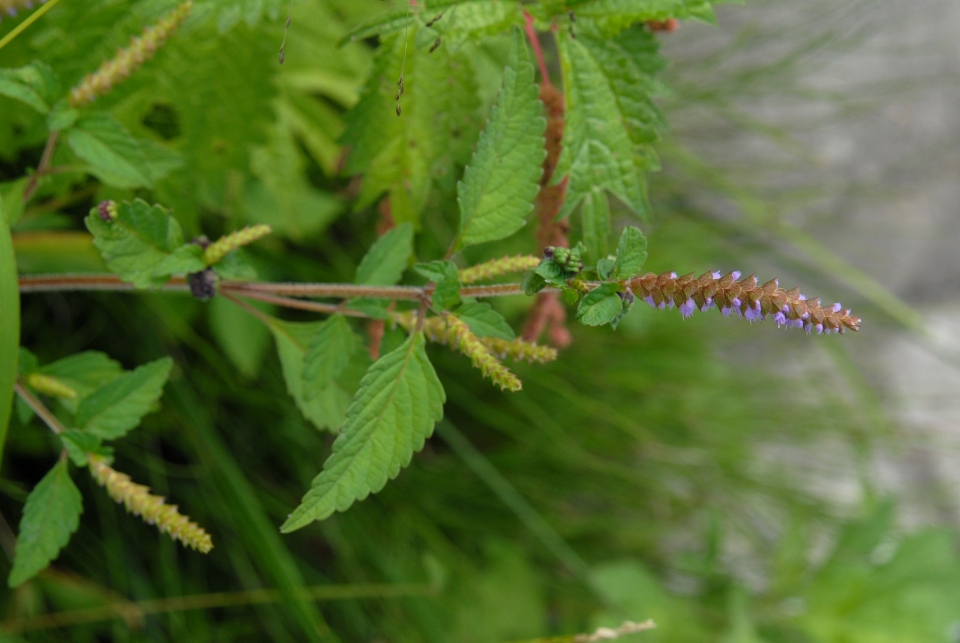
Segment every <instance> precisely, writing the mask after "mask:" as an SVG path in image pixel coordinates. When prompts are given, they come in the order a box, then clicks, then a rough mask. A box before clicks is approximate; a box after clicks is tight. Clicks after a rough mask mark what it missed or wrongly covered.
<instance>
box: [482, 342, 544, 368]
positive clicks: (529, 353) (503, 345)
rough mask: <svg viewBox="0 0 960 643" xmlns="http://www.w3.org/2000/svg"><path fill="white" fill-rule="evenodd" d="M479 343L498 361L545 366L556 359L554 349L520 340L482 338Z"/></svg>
mask: <svg viewBox="0 0 960 643" xmlns="http://www.w3.org/2000/svg"><path fill="white" fill-rule="evenodd" d="M480 341H482V342H483V345H484V346H486V347H487V348H488V349H490V351H491V352H492V353H493V354H494V355H497V356H499V357H500V359H506V358H510V359H512V360H513V361H515V362H530V363H531V364H546V363H547V362H552V361H554V360H555V359H557V349H556V348H553V347H552V346H541V345H540V344H536V343H534V342H527V341H524V340H522V339H520V338H517V339H510V340H507V339H500V338H499V337H484V338H482V339H481V340H480Z"/></svg>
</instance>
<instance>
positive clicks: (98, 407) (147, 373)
mask: <svg viewBox="0 0 960 643" xmlns="http://www.w3.org/2000/svg"><path fill="white" fill-rule="evenodd" d="M172 367H173V360H172V359H170V358H169V357H161V358H160V359H158V360H155V361H153V362H150V363H149V364H144V365H143V366H140V367H138V368H136V369H134V370H132V371H130V372H129V373H126V374H125V375H122V376H121V377H118V378H116V379H115V380H112V381H110V382H108V383H106V384H104V385H103V386H101V387H100V388H98V389H97V390H96V391H94V392H93V393H91V394H90V395H89V396H88V397H86V398H84V399H83V400H81V401H80V403H79V404H78V405H77V414H76V420H77V425H78V426H79V427H80V428H81V429H84V430H85V431H89V432H90V433H93V434H94V435H97V436H100V437H101V438H104V439H106V440H112V439H114V438H119V437H122V436H124V435H126V433H127V432H128V431H130V430H131V429H134V428H136V427H137V425H139V424H140V420H141V419H143V416H144V415H146V414H147V413H150V412H151V411H152V410H153V407H154V405H155V404H156V402H157V400H159V399H160V396H161V395H162V394H163V385H164V384H166V382H167V377H169V375H170V369H171V368H172Z"/></svg>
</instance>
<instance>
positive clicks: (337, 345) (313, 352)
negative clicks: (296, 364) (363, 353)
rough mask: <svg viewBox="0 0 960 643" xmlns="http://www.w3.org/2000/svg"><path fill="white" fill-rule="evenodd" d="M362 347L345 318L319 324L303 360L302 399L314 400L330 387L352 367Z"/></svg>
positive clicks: (340, 317) (331, 318) (336, 317)
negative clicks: (350, 365)
mask: <svg viewBox="0 0 960 643" xmlns="http://www.w3.org/2000/svg"><path fill="white" fill-rule="evenodd" d="M359 345H360V342H359V340H358V339H357V336H356V335H355V334H354V332H353V330H352V329H351V328H350V324H348V323H347V319H346V317H344V316H343V315H331V316H330V318H329V319H327V321H325V322H323V323H321V324H320V328H319V330H318V331H317V332H316V334H315V335H314V336H313V339H312V340H311V341H310V348H309V349H307V352H306V355H304V357H303V397H304V399H306V400H312V399H314V398H315V397H317V395H318V394H320V392H321V391H323V390H324V389H326V388H327V387H329V386H330V385H331V384H333V383H334V381H335V380H336V379H337V378H338V377H340V374H341V373H343V369H345V368H346V367H347V364H349V363H350V358H351V357H352V356H353V352H354V351H355V350H357V347H358V346H359Z"/></svg>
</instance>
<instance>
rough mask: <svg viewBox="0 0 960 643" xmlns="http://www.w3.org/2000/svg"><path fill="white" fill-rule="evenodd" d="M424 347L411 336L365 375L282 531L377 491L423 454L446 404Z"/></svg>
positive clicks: (420, 339) (342, 508) (419, 338)
mask: <svg viewBox="0 0 960 643" xmlns="http://www.w3.org/2000/svg"><path fill="white" fill-rule="evenodd" d="M424 344H425V341H424V339H423V335H422V334H421V333H414V334H413V335H411V336H410V337H409V338H408V339H407V340H406V341H405V342H404V343H403V344H402V345H400V346H399V347H398V348H397V349H396V350H394V351H392V352H390V353H387V354H386V355H384V356H383V357H381V358H380V359H379V360H377V361H376V362H375V363H374V364H373V365H372V366H371V367H370V368H369V370H367V374H366V375H364V377H363V380H362V381H361V382H360V390H358V391H357V394H356V396H354V398H353V402H352V403H351V404H350V408H349V410H348V411H347V419H346V421H345V422H344V425H343V429H341V431H340V435H339V436H338V437H337V439H336V441H335V442H334V443H333V452H332V453H331V454H330V457H329V458H327V461H326V462H324V463H323V471H321V472H320V474H319V475H318V476H317V477H316V478H314V480H313V484H312V486H311V489H310V491H308V492H307V493H306V495H305V496H304V497H303V501H302V502H301V504H300V506H299V507H297V509H296V510H295V511H294V512H293V513H292V514H291V515H290V517H289V518H287V521H286V522H285V523H284V524H283V526H282V527H281V528H280V531H282V532H284V533H287V532H291V531H294V530H297V529H300V528H301V527H304V526H306V525H308V524H310V523H311V522H313V521H315V520H323V519H325V518H327V517H329V516H330V515H331V514H333V513H334V512H335V511H345V510H346V509H347V508H348V507H350V505H352V504H353V503H354V502H355V501H357V500H363V499H364V498H366V497H367V496H368V495H369V494H371V493H376V492H378V491H380V490H381V489H382V488H383V487H384V485H385V484H386V483H387V480H390V479H393V478H395V477H396V476H397V474H398V473H400V469H401V468H402V467H405V466H407V464H409V463H410V459H411V458H412V457H413V454H414V453H415V452H416V451H419V450H420V449H422V448H423V444H424V442H425V441H426V439H427V438H428V437H430V434H431V433H433V427H434V424H435V423H436V422H437V421H438V420H440V418H441V417H443V403H444V402H445V401H446V394H445V393H444V391H443V386H442V385H441V384H440V380H439V379H438V378H437V373H436V371H434V369H433V365H432V364H430V360H429V359H428V358H427V353H426V351H425V350H424Z"/></svg>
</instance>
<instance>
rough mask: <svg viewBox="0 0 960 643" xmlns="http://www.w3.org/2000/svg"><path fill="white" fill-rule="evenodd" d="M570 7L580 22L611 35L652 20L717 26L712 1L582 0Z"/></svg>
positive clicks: (571, 4) (570, 4)
mask: <svg viewBox="0 0 960 643" xmlns="http://www.w3.org/2000/svg"><path fill="white" fill-rule="evenodd" d="M567 4H568V5H569V7H570V9H573V10H574V11H576V15H577V19H578V20H580V19H583V18H589V19H593V20H595V21H596V22H597V24H598V25H599V26H600V28H601V30H602V32H603V34H604V35H607V36H613V35H616V34H617V33H619V32H620V31H621V30H623V29H624V28H625V27H629V26H630V25H633V24H636V23H639V22H647V21H648V20H659V21H663V20H666V19H667V18H678V19H693V20H700V21H702V22H706V23H709V24H716V16H714V13H713V8H712V7H711V6H710V5H711V1H710V0H586V1H583V0H581V1H580V2H576V1H574V2H572V3H567Z"/></svg>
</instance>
